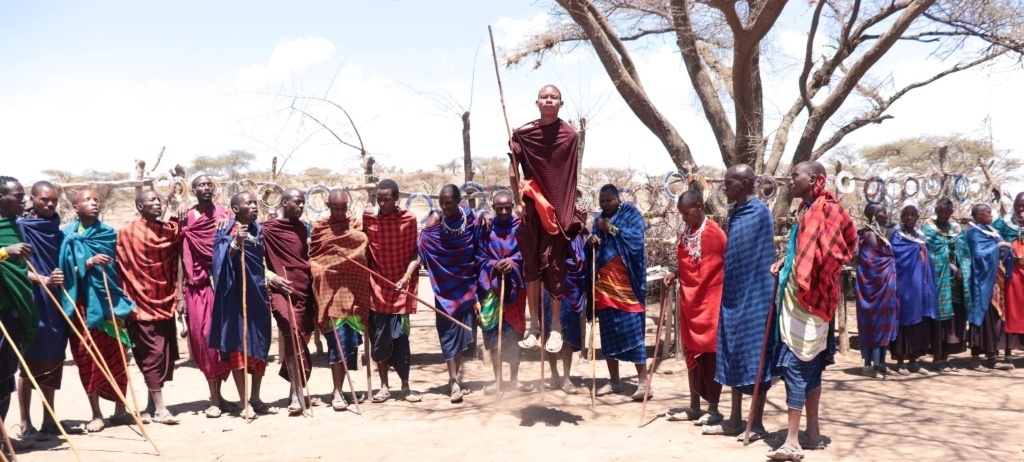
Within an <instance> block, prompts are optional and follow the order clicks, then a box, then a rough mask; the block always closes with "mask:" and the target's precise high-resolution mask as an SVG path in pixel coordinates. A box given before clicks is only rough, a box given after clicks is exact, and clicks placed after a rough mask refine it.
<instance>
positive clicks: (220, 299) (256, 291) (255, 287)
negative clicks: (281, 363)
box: [209, 220, 271, 362]
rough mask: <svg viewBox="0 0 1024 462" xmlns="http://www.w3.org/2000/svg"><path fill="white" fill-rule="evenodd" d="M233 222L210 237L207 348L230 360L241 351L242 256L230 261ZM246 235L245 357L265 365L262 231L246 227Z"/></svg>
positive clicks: (266, 329)
mask: <svg viewBox="0 0 1024 462" xmlns="http://www.w3.org/2000/svg"><path fill="white" fill-rule="evenodd" d="M234 229H235V220H231V221H229V222H228V224H227V227H226V228H224V229H220V230H217V234H216V235H215V236H214V238H213V287H214V299H213V311H212V312H211V313H210V341H209V347H210V348H216V349H217V350H220V352H221V356H222V357H223V358H224V359H225V360H229V359H228V358H229V356H230V355H229V354H230V353H231V352H233V351H238V352H241V351H242V349H243V344H242V266H241V257H239V256H238V255H235V257H234V258H231V253H230V252H231V247H230V246H231V241H233V240H234V239H235V238H234V236H233V235H232V234H233V231H234ZM248 232H249V236H250V237H255V242H252V241H246V243H245V247H244V250H245V253H244V255H245V278H246V288H245V289H246V293H245V299H246V309H247V314H248V321H249V322H248V334H249V335H248V343H249V344H248V347H249V351H247V352H246V355H247V356H250V357H252V358H255V359H257V360H259V361H263V362H266V361H267V356H268V355H269V354H270V318H271V316H270V302H269V301H268V299H267V288H266V282H265V280H264V279H263V272H264V269H265V268H266V267H265V266H264V263H263V261H264V260H263V258H264V254H263V250H264V249H263V228H262V227H261V226H260V225H259V224H257V223H250V224H249V229H248Z"/></svg>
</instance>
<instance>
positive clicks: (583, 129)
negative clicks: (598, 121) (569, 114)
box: [576, 117, 587, 172]
mask: <svg viewBox="0 0 1024 462" xmlns="http://www.w3.org/2000/svg"><path fill="white" fill-rule="evenodd" d="M578 133H579V135H580V142H579V144H578V145H577V150H576V159H577V160H576V162H577V164H576V171H577V172H582V171H583V149H584V148H585V147H586V145H587V118H586V117H580V129H579V131H578Z"/></svg>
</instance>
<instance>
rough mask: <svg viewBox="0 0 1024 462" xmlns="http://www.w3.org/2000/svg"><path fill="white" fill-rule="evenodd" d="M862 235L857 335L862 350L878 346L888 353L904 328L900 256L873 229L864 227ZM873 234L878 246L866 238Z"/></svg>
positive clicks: (859, 256)
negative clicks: (898, 267)
mask: <svg viewBox="0 0 1024 462" xmlns="http://www.w3.org/2000/svg"><path fill="white" fill-rule="evenodd" d="M858 234H859V236H860V242H859V243H860V246H859V247H860V253H859V254H858V257H857V335H858V337H859V339H860V348H861V350H865V349H873V348H875V349H877V348H878V347H882V348H883V350H884V349H885V347H888V346H889V344H890V343H892V341H894V340H896V334H897V333H898V332H899V327H900V314H899V313H900V297H899V293H898V292H897V285H896V257H895V256H893V253H892V247H890V246H889V244H887V243H886V242H885V241H884V240H883V239H882V236H880V235H878V234H876V233H875V231H873V230H872V229H871V228H864V229H862V230H860V232H859V233H858ZM872 235H873V236H875V243H874V244H870V243H869V242H868V241H867V239H866V237H867V236H872ZM873 354H874V353H872V355H873ZM884 356H885V354H884V353H883V354H882V357H884ZM865 359H869V358H865Z"/></svg>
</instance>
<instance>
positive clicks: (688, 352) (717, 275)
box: [676, 220, 726, 376]
mask: <svg viewBox="0 0 1024 462" xmlns="http://www.w3.org/2000/svg"><path fill="white" fill-rule="evenodd" d="M725 245H726V237H725V232H724V231H722V228H721V227H719V226H718V223H715V222H714V221H711V220H708V221H707V224H706V225H704V232H703V233H702V234H701V238H700V254H701V259H700V263H698V262H696V261H693V259H692V258H690V249H689V248H687V247H686V242H685V241H684V240H683V239H682V237H680V239H679V245H677V246H676V260H677V262H678V264H679V307H680V314H681V315H682V316H680V323H681V324H682V326H681V327H682V329H680V336H681V337H682V341H683V348H684V350H685V356H686V367H687V368H690V369H693V368H695V367H696V366H697V363H696V360H697V357H698V356H700V355H701V354H702V353H714V352H715V351H716V350H717V348H718V314H719V310H720V309H721V307H722V284H723V283H724V282H725ZM711 375H712V376H714V369H712V372H711Z"/></svg>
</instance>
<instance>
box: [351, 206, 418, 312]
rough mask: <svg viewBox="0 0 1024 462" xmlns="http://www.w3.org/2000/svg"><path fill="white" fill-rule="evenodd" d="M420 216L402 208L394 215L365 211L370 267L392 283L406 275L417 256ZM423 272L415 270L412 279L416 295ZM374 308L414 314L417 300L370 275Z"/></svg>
mask: <svg viewBox="0 0 1024 462" xmlns="http://www.w3.org/2000/svg"><path fill="white" fill-rule="evenodd" d="M416 221H417V220H416V215H414V214H413V213H412V212H410V211H408V210H399V211H397V212H395V213H392V214H390V215H376V214H369V213H364V214H363V232H365V233H366V238H367V240H368V244H367V250H368V252H367V255H366V266H367V267H369V268H370V269H371V270H373V271H376V272H377V274H380V275H381V276H384V277H385V278H387V279H388V280H389V281H391V282H398V280H399V279H402V276H404V275H405V270H406V269H408V267H409V262H410V261H412V258H413V256H414V255H416V238H417V229H416ZM419 280H420V274H419V272H418V271H413V272H412V275H410V278H409V288H408V290H409V292H411V293H412V294H413V295H416V292H417V291H418V290H419ZM370 289H372V294H373V295H372V297H371V298H370V309H372V310H373V311H376V312H378V313H382V314H414V313H416V303H417V302H416V299H415V298H413V297H410V296H408V295H406V294H404V293H401V292H398V291H396V290H395V287H394V286H393V285H391V284H388V283H387V282H384V281H381V280H380V278H378V277H376V276H371V277H370Z"/></svg>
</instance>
